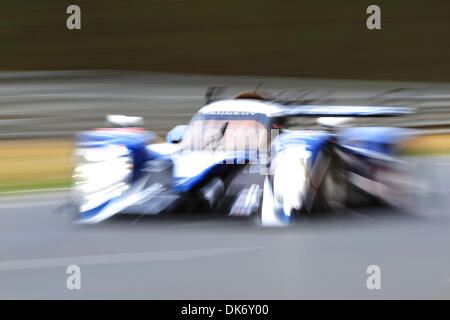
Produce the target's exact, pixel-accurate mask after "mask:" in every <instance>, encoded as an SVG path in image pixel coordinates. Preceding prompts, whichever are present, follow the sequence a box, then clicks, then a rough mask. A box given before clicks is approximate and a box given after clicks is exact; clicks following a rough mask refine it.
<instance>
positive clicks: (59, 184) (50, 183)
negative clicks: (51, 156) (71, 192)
mask: <svg viewBox="0 0 450 320" xmlns="http://www.w3.org/2000/svg"><path fill="white" fill-rule="evenodd" d="M71 185H72V183H71V181H70V180H61V181H54V180H51V179H49V180H47V181H33V182H31V181H28V182H27V181H22V182H20V183H17V184H10V185H0V196H1V195H2V193H9V192H14V191H33V190H44V189H58V188H68V187H70V186H71Z"/></svg>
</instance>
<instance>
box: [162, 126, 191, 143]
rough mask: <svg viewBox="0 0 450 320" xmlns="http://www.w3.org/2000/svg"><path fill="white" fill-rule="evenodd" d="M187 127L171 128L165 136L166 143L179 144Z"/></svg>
mask: <svg viewBox="0 0 450 320" xmlns="http://www.w3.org/2000/svg"><path fill="white" fill-rule="evenodd" d="M187 128H188V126H187V125H178V126H175V127H173V129H172V130H170V131H169V133H168V134H167V136H166V142H167V143H180V142H181V141H182V140H183V137H184V134H185V133H186V130H187Z"/></svg>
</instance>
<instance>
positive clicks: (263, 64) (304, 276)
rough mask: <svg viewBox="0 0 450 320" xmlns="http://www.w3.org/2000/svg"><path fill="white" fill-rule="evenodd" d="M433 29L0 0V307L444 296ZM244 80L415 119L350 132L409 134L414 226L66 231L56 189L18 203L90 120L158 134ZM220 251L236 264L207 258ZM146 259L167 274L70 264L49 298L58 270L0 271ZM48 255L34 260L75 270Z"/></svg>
mask: <svg viewBox="0 0 450 320" xmlns="http://www.w3.org/2000/svg"><path fill="white" fill-rule="evenodd" d="M72 4H76V5H78V6H79V7H80V8H81V30H68V29H67V28H66V19H67V17H68V16H69V15H68V14H66V8H67V7H68V6H69V5H72ZM371 4H377V5H379V6H380V8H381V27H382V29H381V30H373V31H371V30H368V29H367V28H366V19H367V17H368V15H367V14H366V8H367V7H368V6H369V5H371ZM449 34H450V2H449V1H445V0H429V1H424V0H395V1H392V0H391V1H388V0H377V1H372V0H370V1H369V0H367V1H366V0H348V1H333V0H314V1H298V0H296V1H274V0H258V1H256V0H249V1H236V0H228V1H205V0H189V1H186V0H107V1H102V0H97V1H92V0H77V1H72V0H71V1H66V0H2V2H1V5H0V211H1V217H0V219H1V222H0V243H1V244H2V245H0V256H1V258H2V259H1V260H2V261H0V271H1V273H0V283H1V287H2V289H1V290H0V298H11V297H13V298H14V297H27V298H29V297H31V298H61V297H63V298H74V297H75V298H77V297H88V298H98V297H101V298H104V297H107V298H108V297H111V298H124V295H125V293H126V295H127V297H129V298H142V297H143V298H156V299H158V298H184V299H186V298H205V297H207V298H222V299H223V298H251V299H258V298H269V299H271V298H272V299H273V298H311V297H313V298H348V297H350V298H355V297H356V298H361V297H363V298H374V297H375V298H380V297H381V298H386V297H388V298H389V297H401V298H405V297H406V298H430V297H434V298H442V297H444V298H449V297H450V291H449V289H448V282H449V279H450V276H449V273H448V270H449V268H448V266H449V265H450V259H449V258H448V257H447V256H446V252H448V248H447V244H448V243H449V242H448V240H449V237H448V235H449V233H448V225H449V224H448V222H449V220H448V214H447V211H448V203H449V202H448V199H450V198H449V197H448V195H449V190H450V183H449V182H450V181H449V179H448V176H449V175H448V173H449V172H450V161H449V158H448V154H449V153H450V59H449V57H450V37H449ZM258 84H262V87H261V90H267V91H269V92H280V91H286V92H295V94H296V95H297V96H300V97H302V99H303V101H304V103H305V104H355V105H393V106H408V107H413V108H417V110H418V113H417V114H414V115H411V116H407V117H399V118H392V119H381V120H380V119H376V120H370V119H366V120H361V124H362V125H373V124H376V125H387V126H400V127H406V128H413V129H416V130H417V136H416V137H415V138H414V139H412V140H411V142H410V144H409V145H408V148H407V150H405V156H408V157H410V158H408V159H412V160H411V163H413V162H414V163H418V165H419V166H418V168H420V169H419V170H416V172H415V173H416V174H417V178H418V179H419V180H420V181H421V183H422V184H421V186H420V187H421V188H422V189H419V194H418V195H417V196H416V198H415V200H416V201H417V203H415V215H414V217H413V218H412V217H411V216H408V219H400V222H399V223H398V224H395V223H394V222H393V220H392V219H391V220H388V222H387V223H385V224H384V223H381V224H377V225H376V227H374V225H375V224H374V223H373V222H374V220H373V218H372V217H373V216H372V217H367V216H365V215H361V214H360V213H359V212H353V211H351V210H349V212H348V213H347V216H349V217H351V218H350V219H351V220H352V219H355V220H356V221H358V222H361V223H360V224H358V225H357V228H353V227H354V225H352V224H351V223H350V224H345V223H344V224H342V225H341V224H338V225H337V226H336V225H332V224H331V225H332V227H331V228H323V226H322V225H314V226H310V225H306V226H301V227H300V228H299V229H295V230H289V231H288V232H283V231H274V230H272V231H268V232H266V233H262V232H258V231H255V230H254V229H252V228H251V227H248V226H242V224H241V223H238V224H237V226H235V227H234V228H233V227H231V228H228V227H230V225H229V224H227V225H226V226H227V227H224V224H222V222H219V223H218V222H217V221H213V222H212V223H211V222H198V221H197V222H195V221H194V222H191V221H182V222H181V223H178V224H165V222H162V223H152V224H146V225H145V226H144V227H143V228H141V227H138V224H136V225H134V224H133V225H132V224H130V225H128V228H124V227H123V224H121V225H119V226H118V227H117V225H115V224H113V226H112V227H111V225H108V226H107V227H104V226H99V227H97V229H92V228H91V229H77V228H76V227H74V226H72V224H70V223H68V221H67V220H68V219H67V218H61V217H62V216H61V215H59V216H58V215H55V214H54V213H55V212H60V211H62V210H61V207H60V205H61V203H63V202H64V199H65V193H58V194H54V193H50V192H45V193H39V194H38V195H35V194H34V193H33V195H31V196H28V193H26V192H24V191H29V190H32V191H33V192H34V191H37V190H45V191H50V190H51V191H54V189H58V190H65V189H66V188H67V187H69V186H70V183H71V182H70V177H71V172H70V166H71V164H70V158H71V153H72V143H73V138H74V134H75V133H76V132H78V131H80V130H87V129H91V128H94V127H102V126H105V125H106V124H105V116H106V115H107V114H126V115H130V116H142V117H144V121H145V123H144V125H145V127H146V128H147V129H149V130H151V131H153V132H155V133H157V134H158V135H159V136H161V137H164V135H165V134H166V133H167V132H168V131H169V130H170V129H171V128H172V127H173V126H174V125H176V124H185V123H187V122H188V121H189V119H190V118H191V116H192V115H193V114H194V113H195V112H196V111H197V110H198V109H199V108H200V107H201V106H202V105H203V104H204V99H203V95H204V93H205V91H206V88H207V87H208V86H211V85H226V86H227V87H228V91H227V94H229V95H230V96H233V95H234V94H236V93H238V92H240V91H243V90H249V89H254V88H255V87H256V86H257V85H258ZM305 125H307V126H311V127H314V123H305ZM24 193H25V194H27V195H25V196H23V195H22V194H24ZM30 213H32V214H30ZM376 213H377V214H380V215H381V216H386V215H389V216H390V213H389V212H387V211H384V210H383V209H381V210H379V211H377V212H376ZM433 215H434V216H433ZM424 216H426V218H427V219H428V218H429V217H433V219H432V222H430V223H428V224H427V223H425V222H424V221H423V220H421V219H423V217H424ZM396 217H398V216H396ZM436 217H438V219H434V218H436ZM441 218H444V219H447V220H445V223H442V221H443V220H440V219H441ZM394 220H395V219H394ZM419 220H420V223H416V222H417V221H419ZM331 221H334V220H333V219H331ZM352 221H353V220H352ZM427 221H428V220H427ZM328 222H330V221H328ZM133 223H134V222H133ZM338 223H340V222H338ZM328 226H329V225H328V224H327V227H328ZM115 227H117V228H115ZM130 229H133V230H132V231H133V232H129V231H130ZM149 230H150V232H149ZM342 230H344V232H340V231H342ZM19 235H20V236H19ZM92 243H94V244H95V245H94V246H93V245H92ZM228 247H233V249H232V250H231V249H230V250H231V251H230V252H232V254H233V255H234V254H235V255H236V256H233V255H231V256H227V255H222V251H220V250H222V249H223V248H228ZM150 248H151V249H152V250H154V251H155V250H156V251H163V252H165V250H175V253H170V254H169V255H168V258H167V260H168V261H169V262H167V261H165V260H164V259H165V258H160V257H159V256H157V257H155V258H154V257H153V256H150V257H147V258H145V259H147V260H148V261H150V262H149V265H146V267H147V268H141V265H140V264H129V265H127V266H126V267H125V266H123V265H120V264H118V265H113V266H112V267H111V268H109V269H105V268H103V267H102V268H101V269H100V268H99V267H98V266H96V265H95V264H96V263H91V262H89V263H86V264H91V265H92V264H94V265H93V266H91V267H90V268H91V269H88V270H89V272H90V273H89V272H87V273H86V277H87V278H86V279H87V280H86V282H83V283H84V284H83V285H84V286H85V287H84V288H85V289H84V291H83V292H84V295H76V294H74V292H71V291H68V290H66V288H65V287H64V286H63V284H64V283H65V273H64V270H65V269H64V270H62V269H61V270H58V272H60V271H61V272H60V273H53V271H52V270H50V269H51V267H49V268H47V269H39V268H40V267H37V268H38V269H36V270H38V271H39V272H34V271H35V269H33V268H34V267H31V268H30V269H27V268H28V267H27V265H28V264H27V263H25V264H24V263H18V264H17V265H18V266H22V267H19V269H20V268H22V269H24V270H22V269H21V271H14V270H15V269H14V268H12V269H11V267H10V265H8V264H7V263H6V264H4V263H3V261H6V260H13V261H16V260H20V259H41V258H47V257H50V258H51V257H65V258H64V259H66V258H67V257H68V256H73V257H79V256H85V257H87V258H86V259H85V260H84V261H90V260H89V259H90V258H89V257H91V256H93V255H98V254H100V255H103V254H114V253H119V254H122V253H124V252H144V251H148V250H150ZM211 248H212V249H211ZM218 248H219V249H220V250H219V249H218ZM197 249H198V250H200V249H202V250H203V249H205V250H206V249H207V250H212V251H207V253H204V252H203V251H201V252H200V251H195V250H197ZM235 249H236V252H237V253H235V251H233V250H235ZM366 249H367V250H366ZM177 250H178V251H177ZM214 250H216V251H214ZM224 250H225V249H224ZM227 250H228V249H227ZM225 251H226V250H225ZM177 252H178V253H177ZM180 252H182V253H180ZM186 252H187V253H186ZM211 252H213V253H211ZM214 252H215V253H214ZM227 252H228V251H227ZM240 252H242V253H240ZM296 253H297V254H296ZM172 254H173V255H172ZM203 255H205V256H208V258H202V259H205V260H201V259H200V260H199V259H197V258H196V257H199V256H203ZM211 256H214V257H212V258H211ZM173 257H175V258H173ZM192 257H194V258H195V259H194V258H192ZM229 257H231V258H229ZM233 257H234V258H235V259H233ZM64 259H62V260H58V261H59V262H55V261H54V260H51V261H47V260H45V261H41V260H39V261H40V262H37V265H39V264H40V263H41V265H44V266H48V265H50V266H59V267H61V268H63V267H64V266H65V265H66V264H69V263H75V264H76V263H78V262H79V261H78V260H77V259H72V260H70V259H66V260H64ZM102 259H103V260H102ZM108 259H110V257H109V258H108V257H102V258H101V259H100V260H102V261H106V262H107V261H110V260H108ZM130 259H131V261H132V260H133V259H135V258H133V257H130ZM140 259H141V258H136V259H135V260H136V261H137V262H139V260H140ZM145 259H144V260H145ZM152 259H154V260H152ZM196 259H197V260H196ZM94 260H95V261H99V260H98V259H97V260H96V259H94ZM112 260H114V259H112ZM119 260H120V259H119ZM125 260H126V259H125ZM147 260H145V261H147ZM179 260H183V261H182V262H170V261H179ZM185 260H186V261H185ZM148 261H147V262H148ZM152 261H157V262H158V263H154V262H152ZM160 261H163V262H160ZM152 263H153V264H152ZM177 263H183V264H182V265H181V266H180V265H179V264H177ZM372 263H379V264H381V265H382V266H383V268H384V267H386V268H387V269H383V270H387V271H386V273H385V277H386V278H383V279H386V282H383V288H385V291H383V292H384V294H385V295H383V294H378V293H374V292H369V291H368V290H367V289H366V287H365V279H366V274H365V268H366V266H367V265H369V264H372ZM99 264H101V263H99ZM13 265H14V264H13ZM23 265H25V266H26V267H23ZM280 266H281V268H282V270H281V271H282V272H278V271H276V272H275V273H274V270H278V269H279V268H280ZM330 266H332V267H330ZM8 268H10V269H8ZM4 270H7V271H4ZM8 270H9V271H8ZM11 270H13V271H11ZM83 270H84V269H83ZM180 270H181V271H180ZM299 270H301V272H299ZM405 270H406V271H405ZM117 274H120V275H121V276H120V277H117ZM355 275H358V276H355ZM119 278H120V279H119ZM111 279H115V281H116V282H113V281H111ZM411 279H414V280H415V282H412V281H411ZM383 281H384V280H383Z"/></svg>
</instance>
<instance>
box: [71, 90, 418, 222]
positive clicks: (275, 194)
mask: <svg viewBox="0 0 450 320" xmlns="http://www.w3.org/2000/svg"><path fill="white" fill-rule="evenodd" d="M207 99H208V101H207V104H206V105H205V106H204V107H203V108H201V109H200V110H199V111H198V113H197V114H196V115H195V116H194V117H193V118H192V120H191V122H190V124H189V125H179V126H176V127H175V128H173V129H172V130H171V131H170V132H169V133H168V134H167V136H166V141H165V142H164V143H156V142H155V141H156V140H155V138H156V135H155V134H153V133H152V132H149V131H146V130H145V129H143V128H136V127H134V126H135V124H136V123H138V122H139V121H141V119H140V118H136V117H134V118H133V117H126V116H109V121H110V122H111V123H113V124H115V125H118V126H121V127H119V128H102V129H95V130H91V131H87V132H81V133H79V134H78V135H77V139H76V149H75V156H76V159H77V160H76V167H75V169H74V174H73V177H74V187H73V192H74V199H75V203H76V207H77V211H78V219H77V221H79V222H82V223H96V222H100V221H103V220H105V219H108V218H110V217H112V216H114V215H116V214H124V213H127V214H150V215H155V214H164V213H188V212H193V213H204V212H208V213H219V214H224V215H229V216H244V217H249V216H256V217H258V218H259V217H260V218H261V220H260V221H261V222H262V224H263V225H280V224H281V225H282V224H286V223H289V222H291V221H293V219H294V218H296V217H301V216H302V215H306V214H311V213H313V212H315V211H320V210H330V209H331V210H333V209H339V208H341V207H343V206H349V205H355V204H359V203H362V202H368V201H369V202H373V201H381V202H385V203H389V204H394V205H396V204H397V202H398V200H399V199H401V197H400V196H398V193H399V191H400V190H401V188H400V187H399V182H400V181H401V179H399V177H400V176H401V168H402V165H401V164H400V160H398V159H397V158H396V157H395V156H396V152H397V148H396V146H398V145H399V144H400V143H401V141H402V140H403V139H405V138H407V137H408V134H407V132H405V129H401V128H385V127H353V128H343V129H338V128H336V125H335V124H336V123H337V122H340V121H342V120H345V119H347V117H361V116H364V117H365V116H371V117H382V116H394V115H404V114H408V113H411V112H412V110H411V109H408V108H398V107H396V108H388V107H358V106H311V105H299V106H288V105H285V104H283V103H279V102H275V101H271V100H267V99H265V98H264V97H263V96H261V95H258V94H256V93H244V94H240V95H238V96H237V97H235V98H234V99H222V100H220V99H216V98H215V97H214V96H213V95H212V94H211V91H208V94H207ZM296 117H320V120H319V123H321V124H322V126H325V127H327V128H328V130H307V129H302V130H289V129H286V128H285V126H286V125H288V120H289V119H290V118H296ZM331 120H332V121H331ZM333 121H334V124H333V123H332V122H333ZM399 168H400V170H399Z"/></svg>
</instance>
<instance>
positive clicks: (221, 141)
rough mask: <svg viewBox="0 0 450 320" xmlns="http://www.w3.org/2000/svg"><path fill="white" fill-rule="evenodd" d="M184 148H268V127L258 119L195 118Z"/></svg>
mask: <svg viewBox="0 0 450 320" xmlns="http://www.w3.org/2000/svg"><path fill="white" fill-rule="evenodd" d="M182 144H183V149H184V150H209V151H233V150H262V151H263V150H264V151H265V150H267V129H266V128H265V127H264V125H263V124H261V123H260V122H258V121H256V120H252V119H244V120H234V119H233V120H227V119H223V120H222V119H221V120H217V119H212V120H205V119H195V118H194V119H193V120H192V121H191V124H190V126H189V128H188V130H187V132H186V134H185V136H184V138H183V142H182Z"/></svg>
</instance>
